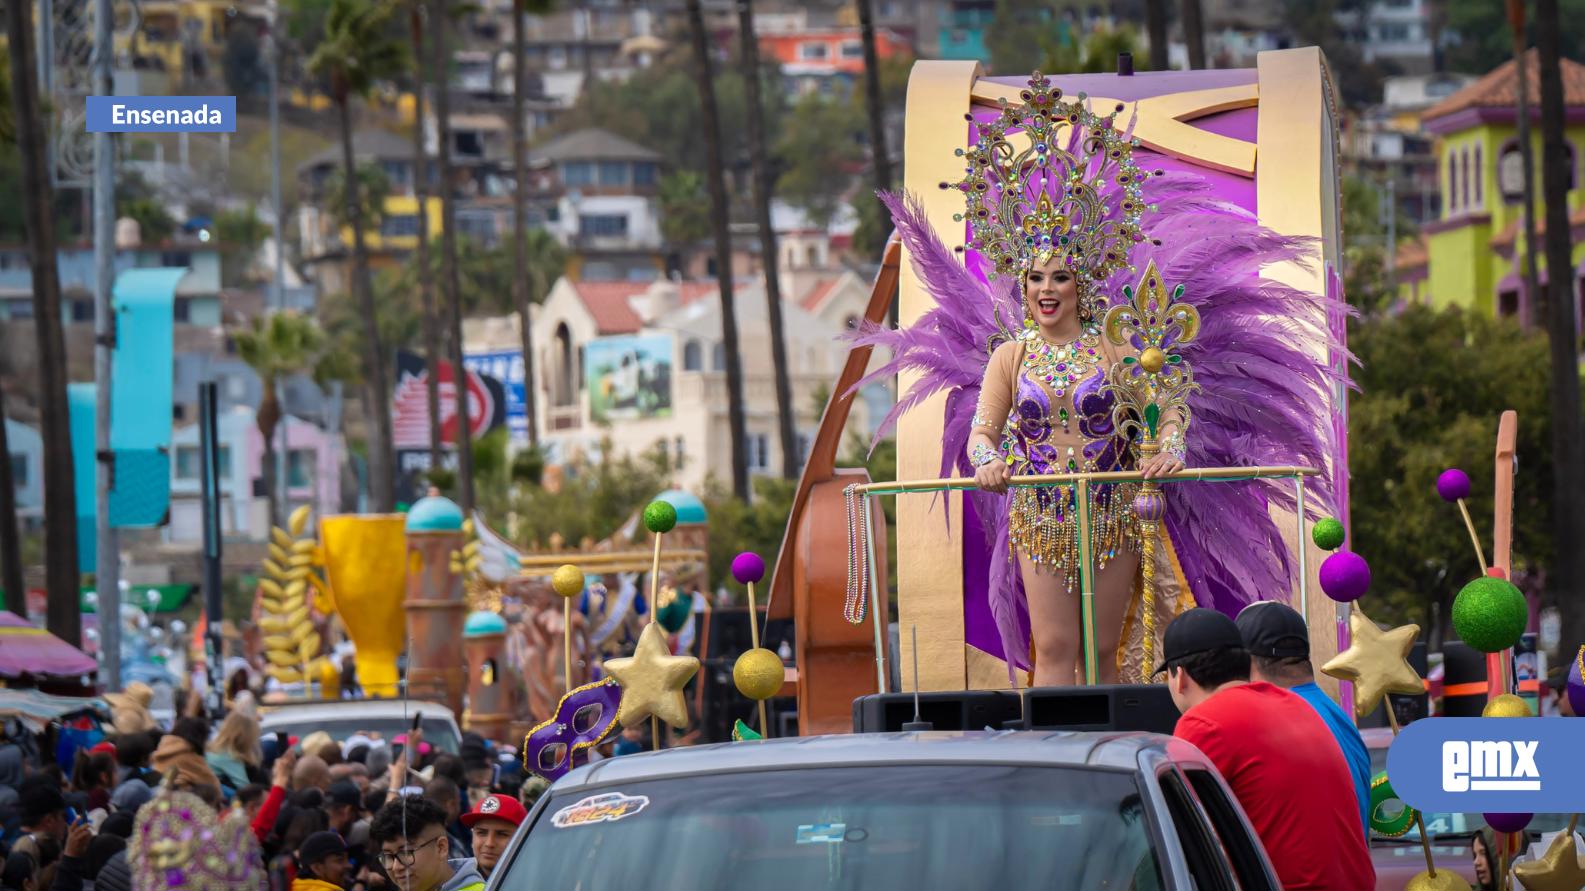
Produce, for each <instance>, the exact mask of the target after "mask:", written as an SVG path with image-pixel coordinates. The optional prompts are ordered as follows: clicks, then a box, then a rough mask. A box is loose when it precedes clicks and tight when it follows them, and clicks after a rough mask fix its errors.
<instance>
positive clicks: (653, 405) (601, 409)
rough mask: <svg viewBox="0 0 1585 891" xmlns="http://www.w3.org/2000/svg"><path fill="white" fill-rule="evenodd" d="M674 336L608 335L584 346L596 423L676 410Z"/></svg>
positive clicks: (668, 413) (652, 416)
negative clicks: (673, 367) (672, 384)
mask: <svg viewBox="0 0 1585 891" xmlns="http://www.w3.org/2000/svg"><path fill="white" fill-rule="evenodd" d="M671 359H672V339H671V338H670V337H668V336H666V335H664V334H651V335H643V336H638V335H635V336H631V337H604V338H600V339H598V340H593V341H590V342H589V344H588V345H587V346H585V347H584V374H585V377H584V380H585V383H586V384H587V385H588V389H589V415H590V416H591V417H592V418H593V419H594V421H595V422H596V423H603V422H606V421H617V420H630V419H634V418H660V417H668V416H670V414H671V366H672V361H671Z"/></svg>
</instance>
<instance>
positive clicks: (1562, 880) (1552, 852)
mask: <svg viewBox="0 0 1585 891" xmlns="http://www.w3.org/2000/svg"><path fill="white" fill-rule="evenodd" d="M1513 874H1514V877H1515V878H1517V879H1518V880H1519V883H1520V884H1522V885H1524V886H1525V888H1526V889H1528V891H1579V889H1580V888H1585V867H1581V866H1580V862H1579V850H1578V846H1577V845H1576V844H1575V842H1574V835H1573V834H1572V833H1568V832H1559V833H1558V834H1557V836H1556V837H1554V838H1553V839H1552V843H1551V844H1550V845H1547V849H1546V853H1545V854H1544V855H1542V857H1541V859H1540V860H1530V861H1527V862H1525V863H1516V864H1514V867H1513Z"/></svg>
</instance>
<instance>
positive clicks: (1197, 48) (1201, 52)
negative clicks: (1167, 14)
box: [1183, 0, 1205, 71]
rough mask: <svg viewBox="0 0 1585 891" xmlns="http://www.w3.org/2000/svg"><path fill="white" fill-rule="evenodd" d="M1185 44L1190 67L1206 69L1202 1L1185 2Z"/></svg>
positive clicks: (1185, 0) (1187, 0)
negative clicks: (1201, 14) (1187, 49)
mask: <svg viewBox="0 0 1585 891" xmlns="http://www.w3.org/2000/svg"><path fill="white" fill-rule="evenodd" d="M1183 42H1184V43H1185V44H1187V45H1188V47H1189V67H1190V68H1192V69H1194V70H1196V71H1198V70H1200V69H1201V68H1204V67H1205V24H1204V21H1203V20H1202V18H1201V16H1200V0H1183Z"/></svg>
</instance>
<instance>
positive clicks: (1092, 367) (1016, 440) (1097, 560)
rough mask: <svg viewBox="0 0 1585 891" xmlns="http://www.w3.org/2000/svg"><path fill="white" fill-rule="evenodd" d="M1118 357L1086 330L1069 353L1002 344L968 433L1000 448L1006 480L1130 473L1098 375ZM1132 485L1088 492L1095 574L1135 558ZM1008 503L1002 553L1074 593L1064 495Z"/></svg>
mask: <svg viewBox="0 0 1585 891" xmlns="http://www.w3.org/2000/svg"><path fill="white" fill-rule="evenodd" d="M1120 358H1121V355H1120V352H1119V349H1118V348H1117V347H1114V346H1112V345H1110V344H1108V343H1106V342H1105V338H1104V337H1102V336H1100V335H1099V333H1097V332H1095V331H1093V330H1089V331H1086V333H1084V334H1083V335H1082V336H1080V338H1079V339H1078V340H1076V341H1074V342H1073V343H1072V344H1071V345H1067V344H1064V345H1051V344H1046V343H1045V342H1044V341H1042V340H1040V339H1039V338H1038V337H1025V338H1024V339H1023V340H1022V341H1019V342H1013V343H1008V344H1004V345H1002V346H1001V347H998V348H997V350H996V352H995V353H994V354H993V355H992V357H991V361H990V365H989V367H988V368H987V369H986V375H985V382H984V384H983V386H982V387H981V389H980V401H979V406H978V410H977V411H976V412H975V416H974V426H975V429H976V430H979V431H983V432H985V433H988V434H990V435H991V436H992V438H993V439H998V438H999V441H1000V444H1001V445H1000V454H1001V456H1002V459H1003V460H1004V461H1006V462H1007V465H1008V469H1009V470H1011V471H1012V473H1013V475H1014V476H1022V475H1029V474H1043V473H1075V472H1081V471H1082V472H1097V471H1113V470H1130V469H1132V468H1133V467H1134V458H1133V452H1132V450H1131V449H1130V448H1129V445H1128V443H1127V441H1126V440H1125V439H1124V438H1123V437H1121V436H1119V435H1117V432H1116V428H1115V426H1114V424H1113V422H1112V406H1113V399H1112V396H1111V394H1110V393H1108V392H1107V391H1106V389H1105V382H1106V374H1107V371H1108V370H1109V369H1110V368H1111V367H1112V365H1113V364H1114V363H1115V362H1117V361H1119V359H1120ZM1138 489H1139V486H1138V484H1137V483H1100V484H1096V485H1092V486H1091V487H1090V530H1091V532H1090V554H1091V561H1092V563H1093V565H1094V566H1095V567H1096V568H1097V569H1099V568H1102V567H1104V566H1105V565H1106V563H1107V562H1108V561H1109V560H1110V559H1111V558H1112V557H1113V556H1115V555H1116V554H1117V552H1118V551H1119V550H1120V549H1122V548H1125V547H1127V548H1130V549H1133V550H1138V548H1139V521H1138V519H1137V518H1136V517H1135V515H1134V511H1133V507H1132V504H1133V500H1134V496H1135V494H1137V492H1138ZM1011 491H1012V494H1011V495H1010V496H1009V500H1010V505H1009V510H1010V518H1009V520H1010V522H1009V528H1008V547H1009V548H1010V549H1011V550H1012V551H1013V552H1014V553H1015V554H1023V555H1025V556H1026V557H1028V558H1029V560H1030V562H1032V563H1034V564H1035V565H1036V567H1037V568H1038V569H1045V570H1047V571H1053V570H1060V571H1062V572H1064V573H1066V574H1067V577H1068V585H1069V587H1070V588H1074V587H1075V586H1076V585H1077V581H1078V580H1077V575H1078V573H1077V572H1074V571H1071V570H1072V569H1073V567H1076V566H1077V565H1078V562H1079V560H1080V554H1079V534H1078V532H1079V530H1078V512H1077V499H1078V495H1077V491H1076V489H1075V487H1074V486H1072V485H1064V486H1056V487H1051V486H1046V487H1018V488H1015V489H1013V490H1011Z"/></svg>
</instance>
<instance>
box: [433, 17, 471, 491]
mask: <svg viewBox="0 0 1585 891" xmlns="http://www.w3.org/2000/svg"><path fill="white" fill-rule="evenodd" d="M429 23H430V27H432V28H433V29H434V32H435V41H434V43H435V58H434V69H435V70H434V71H433V72H431V73H432V74H433V75H434V78H435V120H436V127H435V130H436V132H437V133H439V134H440V257H441V273H440V274H441V278H442V280H443V283H444V284H445V287H446V307H447V309H448V311H449V312H448V319H447V322H448V325H447V327H448V328H449V329H450V333H451V343H450V347H451V379H452V393H453V394H455V404H456V415H457V501H458V502H459V503H460V504H461V505H462V513H463V516H472V515H473V430H472V429H471V428H470V426H469V424H468V372H467V370H466V369H464V368H463V367H462V288H461V285H460V283H459V282H458V279H457V202H456V201H455V200H454V199H455V192H454V191H453V189H452V183H451V97H450V95H449V93H450V88H451V84H450V83H449V80H450V72H451V64H450V63H451V56H450V54H449V53H448V51H447V50H446V29H447V28H449V27H450V26H451V19H450V17H449V16H447V15H446V4H445V0H438V2H437V3H436V4H435V11H434V13H433V14H432V15H431V16H430V21H429Z"/></svg>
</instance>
